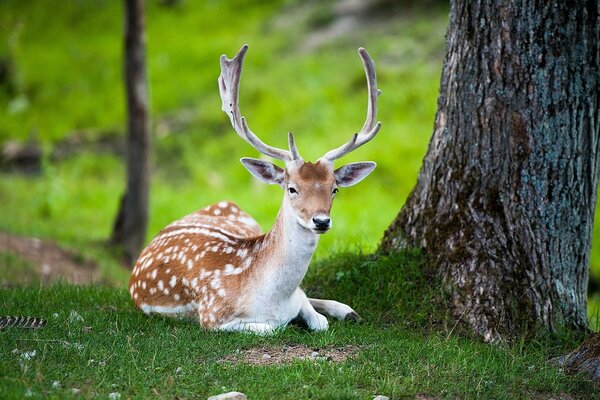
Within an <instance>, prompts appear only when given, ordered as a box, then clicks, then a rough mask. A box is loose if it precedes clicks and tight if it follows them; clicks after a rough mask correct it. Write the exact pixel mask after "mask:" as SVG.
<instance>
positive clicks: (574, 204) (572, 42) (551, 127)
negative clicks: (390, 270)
mask: <svg viewBox="0 0 600 400" xmlns="http://www.w3.org/2000/svg"><path fill="white" fill-rule="evenodd" d="M599 4H600V3H598V2H596V1H583V0H577V1H575V0H573V1H558V0H555V1H542V0H517V1H512V0H480V1H470V0H457V1H452V2H451V9H450V22H449V26H448V31H447V36H446V56H445V60H444V66H443V71H442V78H441V88H440V94H439V98H438V110H437V114H436V118H435V125H434V132H433V136H432V138H431V142H430V144H429V149H428V151H427V154H426V156H425V159H424V161H423V165H422V167H421V171H420V173H419V177H418V181H417V184H416V187H415V188H414V189H413V191H412V193H411V194H410V196H409V197H408V199H407V201H406V204H405V206H404V207H403V208H402V210H401V211H400V213H399V214H398V216H397V217H396V219H395V220H394V221H393V223H392V224H391V225H390V227H389V228H388V230H387V231H386V233H385V235H384V238H383V241H382V243H381V249H382V250H383V251H385V252H390V251H394V250H397V249H399V248H401V247H403V246H404V245H406V244H408V245H416V246H420V247H422V248H424V249H425V251H426V253H427V255H428V258H429V261H430V263H429V265H430V266H432V268H433V270H434V272H435V273H437V274H438V276H440V277H441V282H442V285H443V288H444V290H445V292H446V293H447V295H448V299H449V302H450V308H451V309H452V311H453V314H454V316H455V317H456V318H459V319H460V320H462V321H465V322H467V323H468V324H469V325H470V326H471V327H472V329H473V330H474V331H475V332H477V333H478V334H480V335H482V336H483V337H484V338H485V339H486V340H498V339H510V338H514V337H515V336H519V335H523V334H527V333H532V332H540V331H544V330H556V329H557V328H559V327H561V326H569V327H573V328H576V329H583V328H585V327H586V326H587V319H586V286H587V281H588V271H589V254H590V243H591V235H592V225H593V220H594V207H595V204H596V197H597V186H598V176H599V170H600V169H599V165H600V149H599V139H600V138H599V133H600V130H599V129H600V112H599V110H600V104H599V101H600V97H599V92H600V72H599V59H600V55H599V46H600V37H599V36H600V18H599V10H600V5H599Z"/></svg>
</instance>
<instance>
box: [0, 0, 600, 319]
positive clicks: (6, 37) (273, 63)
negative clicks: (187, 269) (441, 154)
mask: <svg viewBox="0 0 600 400" xmlns="http://www.w3.org/2000/svg"><path fill="white" fill-rule="evenodd" d="M447 15H448V4H447V2H446V1H441V0H429V1H416V0H404V1H399V0H398V1H394V0H363V1H361V0H305V1H301V0H270V1H250V0H230V1H218V0H205V1H192V0H148V1H147V2H146V38H147V68H148V80H149V87H150V98H149V101H150V109H151V121H152V138H153V150H152V151H153V153H152V154H153V155H152V158H153V167H152V188H151V195H150V225H149V230H148V240H149V239H151V237H152V236H154V235H155V234H156V233H157V232H158V231H159V230H160V229H161V228H163V227H164V226H165V225H167V224H168V223H170V222H171V221H173V220H175V219H178V218H180V217H181V216H183V215H186V214H188V213H190V212H193V211H195V210H197V209H199V208H202V207H203V206H205V205H207V204H209V203H213V202H216V201H219V200H222V199H229V200H232V201H234V202H236V203H237V204H238V205H240V206H241V207H242V208H243V209H244V210H246V211H247V212H248V213H250V214H251V215H253V216H254V217H255V219H256V220H257V221H258V222H259V223H260V224H261V225H262V227H263V229H264V230H267V229H269V228H270V226H271V224H272V222H273V221H274V220H275V217H276V214H277V210H278V208H279V205H280V201H281V198H282V193H281V189H280V188H278V187H271V186H267V185H264V184H261V183H259V182H258V181H256V180H255V179H253V178H252V177H251V176H250V174H249V173H247V171H246V170H245V169H244V168H243V167H242V165H241V164H240V163H239V159H240V158H241V157H244V156H250V157H256V156H258V154H257V152H256V151H255V150H254V149H252V148H251V147H250V146H249V145H247V144H246V143H245V142H243V141H242V140H241V139H240V138H239V137H238V136H237V135H236V134H235V133H234V132H233V130H232V128H231V125H230V122H229V119H228V118H227V116H226V115H225V114H223V112H222V111H221V103H220V98H219V93H218V88H217V77H218V75H219V57H220V55H221V54H223V53H225V54H227V55H228V56H229V57H232V56H233V55H234V54H235V53H236V52H237V51H238V50H239V48H240V47H241V45H242V44H244V43H248V44H249V45H250V50H249V52H248V55H247V57H246V61H245V67H244V74H243V76H242V81H241V89H240V108H241V111H242V114H243V115H245V116H246V117H247V119H248V122H249V125H250V126H251V128H252V130H253V131H254V132H255V133H257V134H258V135H259V136H260V137H261V138H262V139H263V140H264V141H266V142H267V143H269V144H271V145H274V146H277V147H286V137H287V135H286V134H287V132H288V131H290V130H291V131H293V132H294V134H295V136H296V141H297V143H298V146H299V149H300V152H301V153H302V155H303V157H304V158H305V159H307V160H313V161H314V160H316V159H317V158H319V157H320V156H321V155H323V154H324V153H325V152H326V151H327V150H329V149H331V148H333V147H337V146H339V145H340V144H341V143H343V142H345V141H347V140H348V139H349V138H350V136H351V134H352V133H354V132H356V131H358V130H359V129H360V128H361V127H362V124H363V122H364V118H365V114H366V104H367V92H366V81H365V76H364V71H363V68H362V64H361V62H360V59H359V58H358V55H357V52H356V50H357V48H358V47H359V46H364V47H365V48H366V49H367V50H368V51H369V53H370V54H371V57H372V58H373V59H374V60H375V62H376V67H377V78H378V86H379V87H380V89H381V90H382V92H383V93H382V95H381V97H380V98H379V116H378V119H379V120H380V121H382V123H383V127H382V130H381V131H380V133H379V134H378V136H377V137H376V138H375V139H374V140H373V141H372V142H370V143H369V144H367V145H365V146H363V147H362V148H360V149H359V150H357V151H355V152H353V153H351V154H350V155H349V156H347V157H345V158H344V159H343V161H341V162H343V163H346V162H352V161H361V160H373V161H376V162H377V163H378V168H377V169H376V170H375V172H374V173H373V174H372V175H371V176H370V177H369V178H368V179H366V180H365V181H363V182H361V183H360V184H359V185H358V186H355V187H353V188H348V189H344V190H342V191H341V193H340V195H339V197H338V198H337V199H336V201H335V204H334V207H333V212H332V217H333V221H334V229H333V230H332V231H331V232H330V233H329V234H327V235H325V236H324V237H323V238H322V240H321V244H320V245H319V247H318V249H317V254H316V257H317V258H323V257H327V256H329V255H331V254H333V253H336V252H343V251H352V252H358V251H363V252H369V251H373V250H375V249H376V247H377V245H378V243H379V240H380V239H381V237H382V235H383V232H384V230H385V229H386V228H387V226H388V225H389V223H390V222H391V221H392V219H393V218H394V217H395V216H396V214H397V213H398V211H399V210H400V208H401V206H402V204H403V203H404V200H405V199H406V196H407V195H408V193H409V192H410V190H411V189H412V187H413V186H414V184H415V181H416V177H417V173H418V171H419V167H420V165H421V161H422V158H423V156H424V154H425V151H426V148H427V144H428V142H429V138H430V135H431V133H432V127H433V118H434V114H435V110H436V100H437V92H438V86H439V79H440V73H441V68H442V62H443V55H444V34H445V29H446V24H447ZM122 59H123V4H122V2H121V1H116V0H93V1H92V0H64V1H61V2H60V3H57V2H55V1H51V0H29V1H26V2H25V1H21V0H0V271H1V272H0V283H1V284H2V285H3V286H10V285H14V284H19V283H26V282H34V283H35V282H36V281H45V280H50V279H53V278H54V277H58V276H67V277H68V279H70V280H73V281H76V282H78V281H81V282H83V281H86V280H88V281H89V280H90V279H91V280H95V281H105V282H109V283H111V284H114V285H116V286H123V285H125V283H126V281H127V279H128V271H127V270H126V269H125V268H123V266H122V265H121V263H120V261H119V255H118V254H115V253H114V251H113V250H111V249H110V248H108V247H107V246H106V241H107V239H108V238H109V237H110V233H111V230H112V225H113V222H114V218H115V216H116V213H117V209H118V205H119V200H120V197H121V195H122V194H123V191H124V185H125V177H124V172H125V169H124V163H123V155H124V143H125V116H126V110H125V94H124V84H123V80H122ZM341 162H338V164H341ZM596 225H598V224H596ZM598 230H599V228H598V227H596V229H595V238H594V245H593V250H592V263H591V275H592V279H591V284H590V288H591V291H590V296H591V297H590V298H591V300H593V301H590V310H589V312H590V317H593V318H596V319H597V317H598V314H599V312H600V311H598V310H599V308H598V303H599V301H600V294H599V290H600V289H599V286H600V285H599V284H598V282H600V236H599V233H600V232H598ZM82 271H83V272H82ZM594 323H596V322H594Z"/></svg>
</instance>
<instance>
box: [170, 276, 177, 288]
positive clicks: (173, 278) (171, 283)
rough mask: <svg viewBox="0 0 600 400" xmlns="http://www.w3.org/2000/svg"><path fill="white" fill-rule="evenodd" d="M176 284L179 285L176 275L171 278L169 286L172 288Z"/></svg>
mask: <svg viewBox="0 0 600 400" xmlns="http://www.w3.org/2000/svg"><path fill="white" fill-rule="evenodd" d="M176 284H177V277H176V276H175V275H173V276H172V277H171V280H170V281H169V285H171V287H175V285H176Z"/></svg>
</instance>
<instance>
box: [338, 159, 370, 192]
mask: <svg viewBox="0 0 600 400" xmlns="http://www.w3.org/2000/svg"><path fill="white" fill-rule="evenodd" d="M376 166H377V164H376V163H374V162H373V161H363V162H356V163H351V164H346V165H344V166H342V167H340V168H338V169H336V170H335V171H333V176H335V183H337V185H338V186H341V187H347V186H352V185H355V184H357V183H358V182H360V181H362V180H363V179H364V178H366V177H367V175H369V174H370V173H371V172H372V171H373V170H374V169H375V167H376Z"/></svg>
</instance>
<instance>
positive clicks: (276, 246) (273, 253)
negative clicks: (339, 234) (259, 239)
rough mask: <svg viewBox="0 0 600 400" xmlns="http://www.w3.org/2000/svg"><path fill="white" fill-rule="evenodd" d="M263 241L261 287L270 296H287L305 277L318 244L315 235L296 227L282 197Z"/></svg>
mask: <svg viewBox="0 0 600 400" xmlns="http://www.w3.org/2000/svg"><path fill="white" fill-rule="evenodd" d="M264 240H265V244H266V246H264V247H268V248H269V249H270V260H268V261H267V264H268V265H269V268H268V272H267V274H268V276H267V277H266V279H265V281H266V282H265V283H266V284H267V285H268V286H269V287H270V288H271V289H272V290H273V291H274V292H277V293H280V294H281V295H282V296H289V295H291V294H292V293H293V292H294V291H295V290H296V289H297V288H298V286H299V285H300V283H301V282H302V279H303V278H304V275H305V274H306V271H307V269H308V264H309V263H310V260H311V258H312V255H313V254H314V252H315V249H316V248H317V244H318V243H319V235H317V234H316V233H313V232H312V231H311V230H308V229H306V228H304V227H303V226H301V225H300V224H299V223H298V221H297V220H296V215H295V214H294V212H293V210H292V207H291V205H290V203H289V200H288V199H287V196H286V197H284V200H283V202H282V204H281V208H280V209H279V213H278V215H277V219H276V220H275V223H274V224H273V227H272V228H271V230H270V231H269V232H268V233H267V234H266V235H265V236H264Z"/></svg>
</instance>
